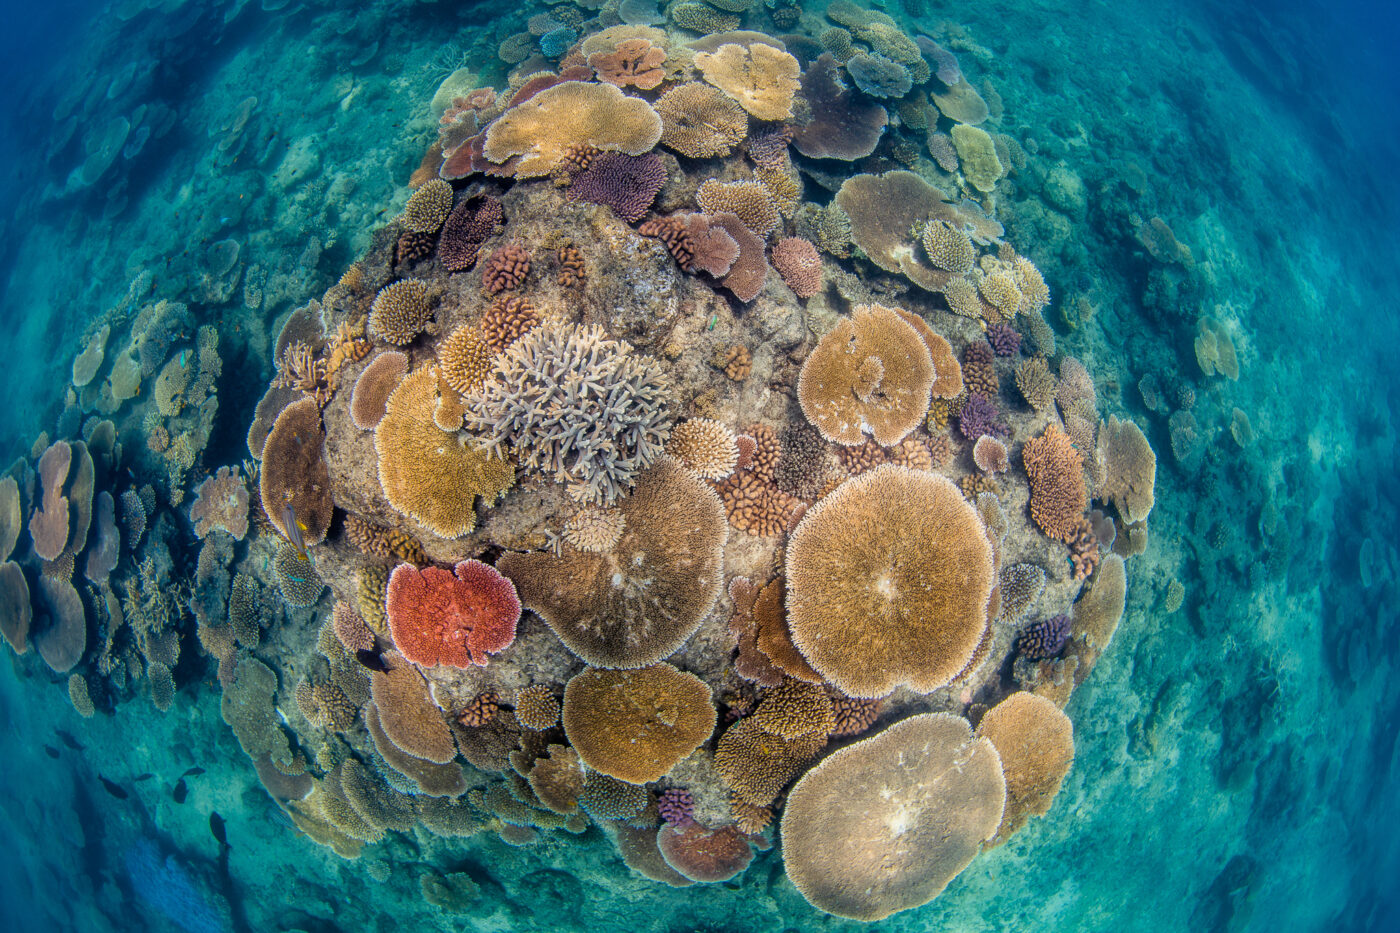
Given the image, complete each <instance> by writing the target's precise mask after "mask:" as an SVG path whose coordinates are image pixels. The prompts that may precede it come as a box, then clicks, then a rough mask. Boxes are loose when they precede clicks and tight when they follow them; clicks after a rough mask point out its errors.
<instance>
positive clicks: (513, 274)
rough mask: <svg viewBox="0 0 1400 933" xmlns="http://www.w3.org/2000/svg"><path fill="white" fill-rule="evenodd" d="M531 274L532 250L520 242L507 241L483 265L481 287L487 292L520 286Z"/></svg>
mask: <svg viewBox="0 0 1400 933" xmlns="http://www.w3.org/2000/svg"><path fill="white" fill-rule="evenodd" d="M529 274H530V251H529V250H527V249H526V248H525V247H524V245H522V244H520V243H507V244H505V245H504V246H502V247H500V248H498V249H497V250H496V251H495V252H493V253H492V254H491V255H490V256H489V257H488V258H487V260H486V263H485V265H483V266H482V267H481V287H482V288H483V289H485V290H486V294H488V295H495V294H497V293H498V292H505V291H511V290H513V289H516V288H519V287H520V284H521V283H522V282H524V281H525V277H526V276H527V275H529Z"/></svg>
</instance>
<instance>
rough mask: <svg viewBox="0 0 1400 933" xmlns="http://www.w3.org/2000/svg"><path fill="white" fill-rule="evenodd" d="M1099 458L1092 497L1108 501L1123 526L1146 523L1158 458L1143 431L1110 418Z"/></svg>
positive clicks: (1101, 436)
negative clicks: (1100, 473) (1100, 474)
mask: <svg viewBox="0 0 1400 933" xmlns="http://www.w3.org/2000/svg"><path fill="white" fill-rule="evenodd" d="M1236 410H1238V409H1236ZM1098 456H1099V461H1100V463H1101V464H1102V466H1103V476H1104V479H1103V482H1102V483H1100V484H1099V487H1098V491H1097V492H1096V493H1095V495H1097V496H1098V497H1100V498H1104V499H1108V500H1109V501H1111V502H1112V503H1113V505H1114V507H1115V508H1117V509H1118V514H1119V515H1120V516H1121V517H1122V519H1123V521H1124V522H1125V523H1127V524H1137V523H1138V522H1145V521H1147V516H1148V515H1150V514H1152V504H1153V502H1154V501H1155V497H1154V495H1153V490H1154V486H1155V485H1156V481H1157V455H1156V454H1155V453H1153V452H1152V445H1150V444H1148V443H1147V438H1146V437H1145V436H1144V435H1143V433H1142V429H1141V428H1139V427H1138V426H1137V425H1136V424H1134V423H1133V422H1131V421H1119V420H1118V416H1117V415H1110V416H1109V418H1108V421H1106V422H1104V425H1103V427H1102V428H1101V429H1100V430H1099V437H1098Z"/></svg>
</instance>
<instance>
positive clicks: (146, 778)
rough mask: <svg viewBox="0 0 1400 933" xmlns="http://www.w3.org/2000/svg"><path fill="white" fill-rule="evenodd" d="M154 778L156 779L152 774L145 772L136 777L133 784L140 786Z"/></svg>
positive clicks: (132, 781) (132, 780)
mask: <svg viewBox="0 0 1400 933" xmlns="http://www.w3.org/2000/svg"><path fill="white" fill-rule="evenodd" d="M153 777H155V775H154V774H152V773H151V772H149V771H143V772H142V773H141V774H138V775H136V777H134V778H132V779H131V783H133V784H140V783H141V782H142V781H149V780H150V779H151V778H153Z"/></svg>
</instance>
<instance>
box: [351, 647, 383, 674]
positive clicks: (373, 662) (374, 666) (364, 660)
mask: <svg viewBox="0 0 1400 933" xmlns="http://www.w3.org/2000/svg"><path fill="white" fill-rule="evenodd" d="M355 660H356V661H359V662H360V663H361V664H363V665H364V666H365V667H367V668H369V669H370V670H372V671H379V673H381V674H387V673H389V665H387V664H385V663H384V656H383V655H381V654H380V653H379V652H378V651H375V650H374V649H373V648H361V649H360V650H359V651H356V652H355Z"/></svg>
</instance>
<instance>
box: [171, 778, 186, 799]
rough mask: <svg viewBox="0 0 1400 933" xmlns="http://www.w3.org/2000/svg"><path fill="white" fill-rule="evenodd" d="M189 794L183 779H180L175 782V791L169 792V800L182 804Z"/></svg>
mask: <svg viewBox="0 0 1400 933" xmlns="http://www.w3.org/2000/svg"><path fill="white" fill-rule="evenodd" d="M189 794H190V788H189V785H188V784H186V783H185V779H184V778H180V780H178V781H176V782H175V789H174V790H172V791H171V792H170V799H171V800H173V801H175V802H176V803H184V802H185V798H186V797H188V796H189Z"/></svg>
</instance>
